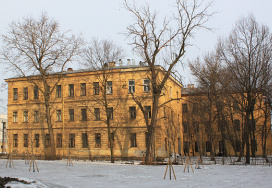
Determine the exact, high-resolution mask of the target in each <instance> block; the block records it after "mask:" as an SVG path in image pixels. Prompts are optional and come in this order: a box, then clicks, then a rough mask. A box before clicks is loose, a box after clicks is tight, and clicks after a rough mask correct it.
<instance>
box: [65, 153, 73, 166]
mask: <svg viewBox="0 0 272 188" xmlns="http://www.w3.org/2000/svg"><path fill="white" fill-rule="evenodd" d="M71 165H72V166H74V165H73V161H72V158H71V156H70V155H69V156H68V159H67V164H66V166H71Z"/></svg>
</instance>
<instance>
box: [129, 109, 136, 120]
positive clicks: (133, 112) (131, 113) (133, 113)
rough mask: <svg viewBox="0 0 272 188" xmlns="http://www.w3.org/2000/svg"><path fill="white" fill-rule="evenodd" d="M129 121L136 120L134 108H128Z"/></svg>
mask: <svg viewBox="0 0 272 188" xmlns="http://www.w3.org/2000/svg"><path fill="white" fill-rule="evenodd" d="M129 113H130V119H136V107H135V106H131V107H129Z"/></svg>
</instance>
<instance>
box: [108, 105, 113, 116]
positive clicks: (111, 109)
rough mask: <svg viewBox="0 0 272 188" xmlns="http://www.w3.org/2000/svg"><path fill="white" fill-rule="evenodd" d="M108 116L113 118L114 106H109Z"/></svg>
mask: <svg viewBox="0 0 272 188" xmlns="http://www.w3.org/2000/svg"><path fill="white" fill-rule="evenodd" d="M107 117H108V118H109V119H113V108H112V107H111V108H107Z"/></svg>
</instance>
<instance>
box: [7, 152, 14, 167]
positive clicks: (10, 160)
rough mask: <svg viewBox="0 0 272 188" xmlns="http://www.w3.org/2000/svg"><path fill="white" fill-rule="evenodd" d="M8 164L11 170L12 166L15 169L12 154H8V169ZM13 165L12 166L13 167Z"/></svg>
mask: <svg viewBox="0 0 272 188" xmlns="http://www.w3.org/2000/svg"><path fill="white" fill-rule="evenodd" d="M8 164H9V167H10V168H11V167H12V166H13V167H14V163H13V159H12V155H11V154H8V161H7V164H6V167H8ZM11 164H12V165H11Z"/></svg>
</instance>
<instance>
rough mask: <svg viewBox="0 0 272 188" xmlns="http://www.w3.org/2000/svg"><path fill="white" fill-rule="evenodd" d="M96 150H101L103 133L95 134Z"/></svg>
mask: <svg viewBox="0 0 272 188" xmlns="http://www.w3.org/2000/svg"><path fill="white" fill-rule="evenodd" d="M94 139H95V140H94V141H95V145H94V147H95V148H101V133H94Z"/></svg>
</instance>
